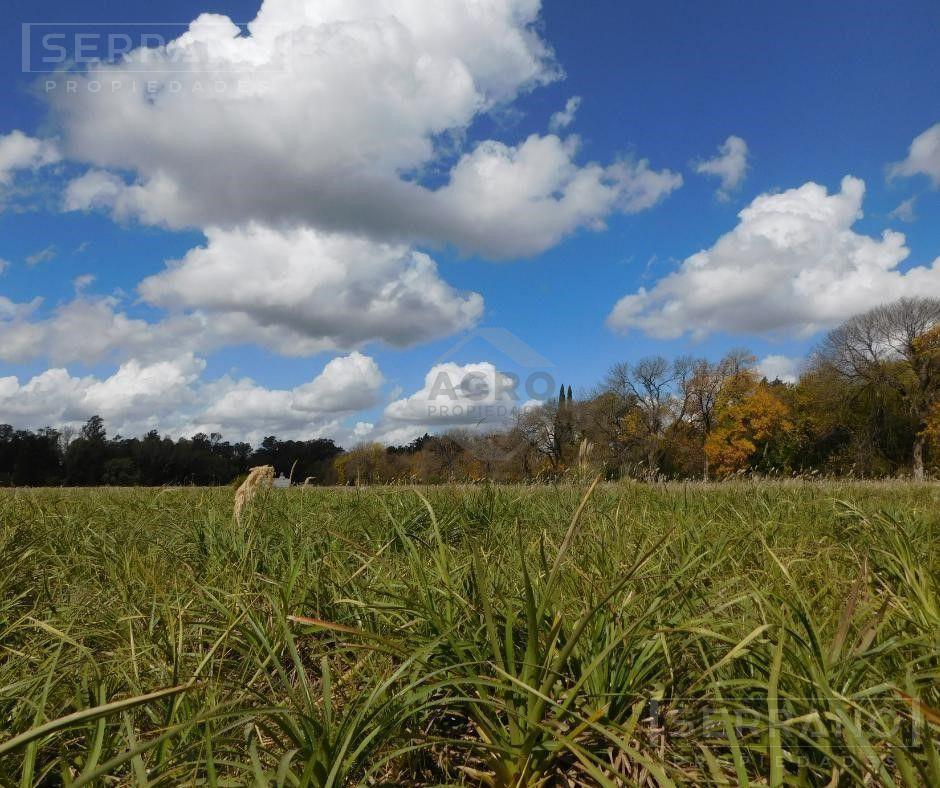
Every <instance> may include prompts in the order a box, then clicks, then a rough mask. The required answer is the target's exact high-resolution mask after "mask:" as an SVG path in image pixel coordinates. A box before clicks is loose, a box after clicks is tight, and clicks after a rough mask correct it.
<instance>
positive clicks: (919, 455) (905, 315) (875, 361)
mask: <svg viewBox="0 0 940 788" xmlns="http://www.w3.org/2000/svg"><path fill="white" fill-rule="evenodd" d="M816 363H817V364H818V365H819V366H822V367H826V368H829V369H831V370H833V371H835V372H836V373H837V374H839V375H841V376H843V377H844V378H846V379H849V380H853V381H857V382H860V383H862V384H864V385H865V386H866V387H883V388H887V389H889V390H891V391H893V392H895V393H896V394H897V395H898V396H899V397H900V398H901V400H902V402H903V403H904V406H905V407H906V408H907V410H908V413H909V414H910V417H911V418H912V419H913V421H914V425H915V430H914V437H913V442H912V446H911V455H910V461H911V467H912V472H913V476H914V478H915V479H923V478H924V449H925V445H926V442H927V437H928V431H929V427H930V424H929V420H930V414H931V412H932V411H933V409H934V407H935V406H936V403H937V401H938V400H940V300H938V299H935V298H902V299H901V300H899V301H895V302H894V303H892V304H885V305H883V306H879V307H876V308H875V309H871V310H869V311H868V312H864V313H863V314H860V315H856V316H855V317H853V318H850V319H849V320H847V321H846V322H845V323H843V324H842V325H841V326H839V328H837V329H835V330H834V331H832V332H830V333H829V335H828V336H827V337H826V339H825V340H824V341H823V343H822V344H821V346H820V347H819V349H818V351H817V355H816Z"/></svg>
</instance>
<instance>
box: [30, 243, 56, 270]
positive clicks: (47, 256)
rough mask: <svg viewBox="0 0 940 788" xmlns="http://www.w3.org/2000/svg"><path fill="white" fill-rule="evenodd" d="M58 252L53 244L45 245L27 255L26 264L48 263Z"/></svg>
mask: <svg viewBox="0 0 940 788" xmlns="http://www.w3.org/2000/svg"><path fill="white" fill-rule="evenodd" d="M58 253H59V250H58V249H56V247H55V245H52V246H47V247H46V248H45V249H40V250H39V251H38V252H34V253H33V254H31V255H30V256H29V257H27V258H26V265H28V266H34V265H39V263H48V262H49V261H50V260H54V259H55V257H56V255H57V254H58Z"/></svg>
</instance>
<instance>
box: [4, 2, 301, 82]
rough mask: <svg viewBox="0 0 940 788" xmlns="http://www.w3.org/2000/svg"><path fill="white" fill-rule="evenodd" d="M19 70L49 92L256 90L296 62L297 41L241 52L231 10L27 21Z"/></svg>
mask: <svg viewBox="0 0 940 788" xmlns="http://www.w3.org/2000/svg"><path fill="white" fill-rule="evenodd" d="M21 29H22V71H23V73H24V74H35V75H44V76H43V78H42V85H43V87H44V89H45V91H46V92H47V93H51V92H53V91H64V92H67V93H92V94H95V93H109V92H110V93H116V92H139V93H152V94H155V93H164V92H166V93H182V92H188V93H195V94H200V93H201V94H210V93H219V92H236V91H238V92H243V93H246V92H253V93H257V92H258V91H259V90H263V89H264V88H265V87H266V86H267V85H266V82H265V80H266V79H269V78H271V77H272V76H273V75H277V74H285V73H288V72H289V71H291V69H292V58H293V41H294V38H293V37H292V36H289V35H285V36H280V37H278V45H277V47H276V49H274V50H273V55H272V56H271V57H268V58H265V59H262V60H258V59H252V58H248V57H242V56H241V55H240V52H241V51H242V47H240V46H239V43H240V42H242V41H243V40H244V39H245V38H246V37H247V35H248V25H247V24H243V23H236V22H232V21H231V20H229V19H228V18H226V17H203V18H200V19H199V20H197V22H195V23H189V22H186V23H167V22H137V23H123V22H120V23H119V22H113V23H109V22H95V23H80V22H66V23H54V22H25V23H23V24H22V28H21Z"/></svg>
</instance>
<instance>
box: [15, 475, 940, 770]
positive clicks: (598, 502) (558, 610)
mask: <svg viewBox="0 0 940 788" xmlns="http://www.w3.org/2000/svg"><path fill="white" fill-rule="evenodd" d="M233 497H234V495H233V491H232V490H230V489H211V490H210V489H170V490H161V491H153V490H119V489H108V490H47V491H12V490H7V491H2V492H0V784H3V785H8V784H9V785H22V786H29V785H34V784H44V785H56V784H68V785H73V786H78V785H88V784H105V785H106V784H135V785H136V784H139V785H161V784H162V785H168V784H180V783H182V784H205V785H246V784H247V785H286V786H294V785H314V786H327V785H335V786H340V785H348V784H360V783H364V784H386V785H442V784H443V785H449V784H466V785H477V784H490V785H499V786H509V785H582V784H583V785H598V784H599V785H635V784H641V785H672V784H690V783H694V784H699V785H706V784H714V785H722V784H723V785H741V784H748V783H751V784H760V785H785V784H786V785H789V784H793V785H853V784H869V785H907V786H922V785H940V742H938V734H940V717H938V712H937V711H936V710H937V709H940V550H938V545H940V487H938V486H937V485H920V486H915V485H908V484H902V483H890V484H889V483H885V484H849V483H844V484H843V483H830V482H820V483H816V484H812V483H779V484H772V483H766V484H763V483H757V482H741V483H735V484H728V485H713V486H701V485H689V486H679V485H676V486H659V487H654V486H644V485H633V484H629V485H627V484H624V485H601V486H599V487H597V488H596V489H594V490H593V491H592V492H589V490H588V488H587V487H586V486H585V487H576V486H565V487H558V488H551V487H506V488H499V487H469V488H431V489H422V490H413V489H402V488H398V489H395V488H374V489H361V490H356V489H342V490H329V489H315V488H302V489H294V490H291V491H270V492H264V493H262V494H261V495H260V496H259V497H257V498H255V500H254V501H253V502H252V504H251V505H250V507H249V509H248V510H247V511H246V512H245V514H244V517H243V520H242V524H241V527H237V526H236V525H235V523H234V520H233V517H232V504H233Z"/></svg>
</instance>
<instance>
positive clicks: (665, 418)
mask: <svg viewBox="0 0 940 788" xmlns="http://www.w3.org/2000/svg"><path fill="white" fill-rule="evenodd" d="M688 374H689V362H688V360H687V359H678V360H676V361H674V362H670V361H667V360H666V359H665V358H663V357H662V356H649V357H647V358H643V359H641V360H640V361H638V362H637V363H636V364H628V363H620V364H615V365H614V366H613V367H611V369H610V371H609V372H608V373H607V378H606V380H605V383H604V388H605V390H606V391H607V392H610V393H612V394H614V395H615V396H616V397H617V398H618V399H620V400H621V401H622V402H629V403H631V406H630V408H629V409H628V410H627V412H626V413H625V415H624V416H623V418H622V419H621V427H622V439H623V440H624V441H626V442H634V443H636V444H637V445H639V446H640V447H641V448H642V451H643V454H644V455H645V457H644V458H645V461H646V466H647V472H648V473H649V474H650V475H651V476H654V475H656V474H657V473H658V472H659V470H660V458H661V456H662V449H663V442H664V438H665V434H666V430H667V428H668V427H669V426H670V425H671V424H672V423H673V422H674V421H675V420H676V419H679V418H682V416H683V414H682V413H681V402H680V401H679V400H677V398H676V396H675V389H676V387H677V385H679V384H681V381H682V380H683V379H684V377H685V376H686V375H688ZM677 405H678V407H677ZM677 411H678V412H677Z"/></svg>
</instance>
